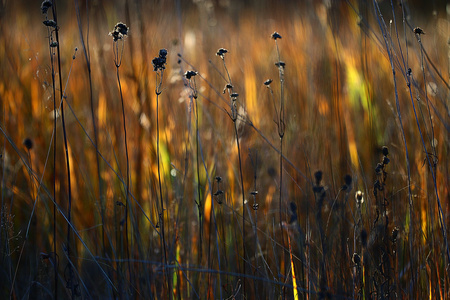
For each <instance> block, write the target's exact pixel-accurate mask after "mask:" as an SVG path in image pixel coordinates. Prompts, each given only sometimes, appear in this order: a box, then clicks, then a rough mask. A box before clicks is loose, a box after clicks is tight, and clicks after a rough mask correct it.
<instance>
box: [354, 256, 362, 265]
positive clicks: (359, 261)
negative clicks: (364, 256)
mask: <svg viewBox="0 0 450 300" xmlns="http://www.w3.org/2000/svg"><path fill="white" fill-rule="evenodd" d="M352 262H353V263H354V264H355V265H356V266H360V265H361V256H359V254H358V253H353V256H352Z"/></svg>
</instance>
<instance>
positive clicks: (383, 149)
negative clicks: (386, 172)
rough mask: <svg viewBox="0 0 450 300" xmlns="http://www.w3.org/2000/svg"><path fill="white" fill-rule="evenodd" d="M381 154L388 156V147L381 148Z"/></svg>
mask: <svg viewBox="0 0 450 300" xmlns="http://www.w3.org/2000/svg"><path fill="white" fill-rule="evenodd" d="M409 70H410V69H408V71H409ZM381 152H383V155H384V156H388V154H389V149H388V147H386V146H383V148H381Z"/></svg>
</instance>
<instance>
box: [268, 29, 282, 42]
mask: <svg viewBox="0 0 450 300" xmlns="http://www.w3.org/2000/svg"><path fill="white" fill-rule="evenodd" d="M270 37H271V38H273V39H274V40H277V39H281V35H280V34H279V33H278V32H276V31H275V32H274V33H272V35H271V36H270Z"/></svg>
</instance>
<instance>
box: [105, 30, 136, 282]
mask: <svg viewBox="0 0 450 300" xmlns="http://www.w3.org/2000/svg"><path fill="white" fill-rule="evenodd" d="M127 34H128V27H127V26H126V25H125V24H123V23H120V22H119V23H117V24H116V26H115V27H114V31H112V32H111V33H110V35H111V36H112V37H113V41H114V47H113V51H114V64H115V66H116V75H117V83H118V84H119V94H120V100H121V104H122V118H123V133H124V140H125V156H126V163H127V173H126V176H127V181H126V182H127V183H126V186H125V190H126V196H125V199H126V202H125V203H126V205H125V245H126V247H125V251H126V255H127V264H128V276H129V280H130V281H131V277H132V276H131V262H130V249H129V244H128V210H129V209H130V210H131V205H130V204H131V201H130V197H129V196H130V162H129V157H128V143H127V126H126V119H125V105H124V102H123V93H122V85H121V82H120V74H119V68H120V65H121V64H122V56H123V47H124V45H123V38H124V36H126V35H127ZM119 41H120V44H121V46H122V47H121V49H120V52H119Z"/></svg>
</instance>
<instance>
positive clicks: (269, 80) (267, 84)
mask: <svg viewBox="0 0 450 300" xmlns="http://www.w3.org/2000/svg"><path fill="white" fill-rule="evenodd" d="M272 81H273V80H272V79H267V80H266V81H264V85H265V86H269V85H270V84H271V83H272Z"/></svg>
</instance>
